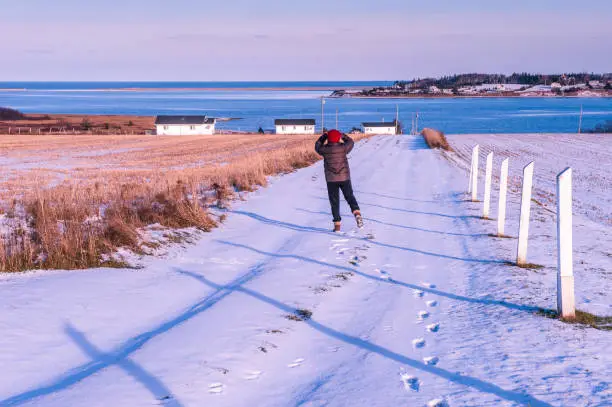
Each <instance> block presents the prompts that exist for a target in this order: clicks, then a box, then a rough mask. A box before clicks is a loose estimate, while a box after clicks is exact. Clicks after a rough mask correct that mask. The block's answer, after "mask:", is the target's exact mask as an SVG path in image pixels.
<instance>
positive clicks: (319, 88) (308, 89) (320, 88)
mask: <svg viewBox="0 0 612 407" xmlns="http://www.w3.org/2000/svg"><path fill="white" fill-rule="evenodd" d="M368 88H369V87H368V86H344V87H337V86H335V87H329V86H308V87H300V86H289V87H239V88H233V87H224V88H211V87H203V88H133V87H131V88H90V89H35V88H0V92H214V91H221V92H228V91H239V92H245V91H255V92H265V91H280V92H284V91H287V92H295V91H305V92H313V91H329V92H333V91H335V90H363V89H368Z"/></svg>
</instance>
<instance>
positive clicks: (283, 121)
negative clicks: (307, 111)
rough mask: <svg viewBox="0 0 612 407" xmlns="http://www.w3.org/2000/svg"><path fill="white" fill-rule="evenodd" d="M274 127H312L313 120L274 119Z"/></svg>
mask: <svg viewBox="0 0 612 407" xmlns="http://www.w3.org/2000/svg"><path fill="white" fill-rule="evenodd" d="M274 125H275V126H314V125H315V120H314V119H276V120H274Z"/></svg>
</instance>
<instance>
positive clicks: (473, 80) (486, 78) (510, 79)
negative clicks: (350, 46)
mask: <svg viewBox="0 0 612 407" xmlns="http://www.w3.org/2000/svg"><path fill="white" fill-rule="evenodd" d="M588 81H603V82H608V81H612V73H606V74H595V73H566V74H553V75H544V74H533V73H527V72H522V73H513V74H512V75H501V74H483V73H467V74H459V75H451V76H443V77H441V78H417V79H413V80H411V81H396V82H395V85H396V86H398V87H404V88H405V87H410V88H423V87H427V86H437V87H439V88H445V89H449V88H458V87H462V86H478V85H482V84H485V83H503V84H506V83H515V84H519V85H530V86H533V85H544V84H548V85H550V84H551V83H553V82H558V83H560V84H562V85H575V84H578V83H586V82H588Z"/></svg>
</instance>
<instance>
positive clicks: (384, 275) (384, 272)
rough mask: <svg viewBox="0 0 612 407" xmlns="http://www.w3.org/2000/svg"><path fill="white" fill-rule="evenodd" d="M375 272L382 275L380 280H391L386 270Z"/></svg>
mask: <svg viewBox="0 0 612 407" xmlns="http://www.w3.org/2000/svg"><path fill="white" fill-rule="evenodd" d="M374 271H376V272H378V273H379V274H380V278H382V279H383V280H389V279H390V278H391V276H390V275H389V273H387V272H386V271H385V270H381V269H375V270H374Z"/></svg>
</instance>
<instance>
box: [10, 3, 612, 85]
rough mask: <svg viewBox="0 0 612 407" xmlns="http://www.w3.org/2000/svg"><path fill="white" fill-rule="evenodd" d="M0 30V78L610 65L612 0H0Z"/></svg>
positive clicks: (340, 76)
mask: <svg viewBox="0 0 612 407" xmlns="http://www.w3.org/2000/svg"><path fill="white" fill-rule="evenodd" d="M0 38H3V40H2V41H0V55H2V60H5V61H6V60H8V61H10V63H0V81H9V80H202V81H207V80H376V79H385V80H393V79H408V78H411V77H415V76H430V75H442V74H448V73H456V72H472V71H479V72H501V73H509V72H512V71H533V72H567V71H595V72H603V71H606V72H609V71H612V52H610V49H611V48H612V45H610V44H612V1H610V0H584V1H580V2H578V1H575V0H572V1H569V0H567V1H566V0H512V1H497V0H460V1H459V0H427V1H425V0H419V1H413V0H304V1H294V0H259V1H253V0H224V1H206V0H199V1H197V0H173V1H169V0H106V1H101V0H89V1H84V0H53V1H49V0H0ZM7 38H9V39H10V40H9V41H5V40H4V39H7Z"/></svg>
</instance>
